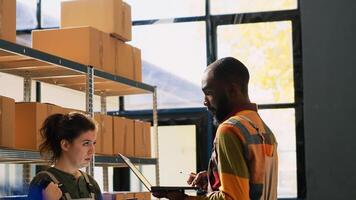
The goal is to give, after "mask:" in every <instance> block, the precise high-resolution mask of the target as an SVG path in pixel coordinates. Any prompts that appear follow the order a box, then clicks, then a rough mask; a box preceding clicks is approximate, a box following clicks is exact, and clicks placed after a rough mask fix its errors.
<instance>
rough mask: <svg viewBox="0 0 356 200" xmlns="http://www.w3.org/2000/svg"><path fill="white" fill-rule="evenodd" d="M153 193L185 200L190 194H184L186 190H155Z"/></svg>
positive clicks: (160, 196) (176, 199) (174, 199)
mask: <svg viewBox="0 0 356 200" xmlns="http://www.w3.org/2000/svg"><path fill="white" fill-rule="evenodd" d="M152 195H153V196H154V197H157V198H167V199H172V200H184V199H185V198H186V197H187V196H188V195H186V194H184V192H178V191H162V192H153V193H152Z"/></svg>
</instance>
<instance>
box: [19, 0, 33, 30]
mask: <svg viewBox="0 0 356 200" xmlns="http://www.w3.org/2000/svg"><path fill="white" fill-rule="evenodd" d="M36 16H37V0H17V1H16V29H17V30H27V29H34V28H36V27H37V25H38V22H37V17H36Z"/></svg>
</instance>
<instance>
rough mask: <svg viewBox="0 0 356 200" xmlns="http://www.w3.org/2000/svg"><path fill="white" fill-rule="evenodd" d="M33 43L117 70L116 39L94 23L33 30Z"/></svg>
mask: <svg viewBox="0 0 356 200" xmlns="http://www.w3.org/2000/svg"><path fill="white" fill-rule="evenodd" d="M32 47H33V48H34V49H37V50H40V51H43V52H46V53H49V54H53V55H56V56H58V57H62V58H65V59H68V60H72V61H75V62H78V63H81V64H84V65H90V66H93V67H95V68H98V69H101V70H103V71H106V72H108V73H114V72H115V71H114V69H115V39H114V38H112V37H110V35H109V34H108V33H104V32H101V31H99V30H97V29H95V28H92V27H76V28H64V29H50V30H36V31H32Z"/></svg>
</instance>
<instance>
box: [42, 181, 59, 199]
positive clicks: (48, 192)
mask: <svg viewBox="0 0 356 200" xmlns="http://www.w3.org/2000/svg"><path fill="white" fill-rule="evenodd" d="M42 195H43V199H45V200H59V199H60V198H61V197H62V191H61V189H59V187H58V185H57V184H55V183H53V182H51V183H50V184H48V186H47V187H46V189H44V190H42Z"/></svg>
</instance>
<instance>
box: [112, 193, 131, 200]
mask: <svg viewBox="0 0 356 200" xmlns="http://www.w3.org/2000/svg"><path fill="white" fill-rule="evenodd" d="M134 198H135V193H126V192H118V193H116V200H132V199H134Z"/></svg>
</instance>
